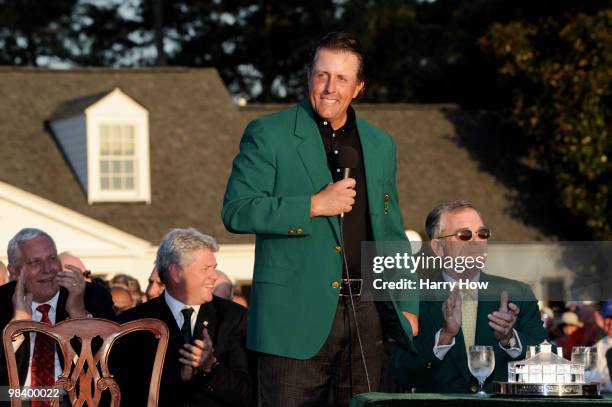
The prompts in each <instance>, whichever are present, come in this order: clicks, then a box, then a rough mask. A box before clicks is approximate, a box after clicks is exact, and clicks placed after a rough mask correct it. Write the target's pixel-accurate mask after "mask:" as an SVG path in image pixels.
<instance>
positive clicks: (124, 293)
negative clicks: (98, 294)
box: [110, 285, 135, 315]
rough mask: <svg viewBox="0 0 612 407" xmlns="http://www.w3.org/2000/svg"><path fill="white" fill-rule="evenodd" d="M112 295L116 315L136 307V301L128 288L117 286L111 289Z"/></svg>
mask: <svg viewBox="0 0 612 407" xmlns="http://www.w3.org/2000/svg"><path fill="white" fill-rule="evenodd" d="M110 293H111V296H112V297H113V309H114V310H115V314H117V315H119V314H121V313H122V312H123V311H125V310H126V309H130V308H133V307H134V305H135V304H134V299H133V298H132V295H131V294H130V292H129V291H128V290H127V288H123V287H121V286H118V285H116V286H114V287H111V289H110Z"/></svg>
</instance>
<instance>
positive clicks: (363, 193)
mask: <svg viewBox="0 0 612 407" xmlns="http://www.w3.org/2000/svg"><path fill="white" fill-rule="evenodd" d="M315 120H316V121H317V126H318V127H319V132H320V133H321V138H322V139H323V145H324V146H325V154H326V155H327V165H328V166H329V170H330V172H331V175H332V178H333V180H334V182H336V181H340V180H341V179H342V178H343V175H344V171H343V169H342V168H339V167H338V164H337V160H338V153H339V151H340V148H342V147H345V146H347V147H352V148H354V149H355V150H356V151H357V153H358V157H359V162H358V164H357V168H354V169H351V173H350V177H351V178H354V179H355V181H356V185H355V191H356V192H357V195H356V196H355V204H354V205H353V209H352V210H351V211H350V212H348V213H345V214H344V218H343V219H341V220H340V221H341V222H342V239H343V245H342V246H343V250H344V253H345V255H346V262H347V264H348V271H349V275H350V278H361V242H362V241H368V240H372V226H371V224H370V217H369V209H368V192H367V189H366V178H365V168H364V165H363V150H362V149H361V142H360V140H359V133H358V132H357V123H356V121H355V111H354V110H353V108H352V107H350V106H349V108H348V110H347V119H346V123H345V124H344V126H342V127H340V128H339V129H337V130H334V129H333V128H332V126H331V123H330V122H329V121H327V120H325V119H322V118H321V117H319V116H317V115H316V113H315ZM343 269H344V270H343V273H342V274H343V275H342V278H347V273H346V268H343Z"/></svg>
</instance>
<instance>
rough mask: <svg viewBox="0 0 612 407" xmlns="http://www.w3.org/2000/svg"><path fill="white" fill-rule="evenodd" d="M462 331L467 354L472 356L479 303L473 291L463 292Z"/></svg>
mask: <svg viewBox="0 0 612 407" xmlns="http://www.w3.org/2000/svg"><path fill="white" fill-rule="evenodd" d="M461 293H462V294H463V296H462V299H461V330H462V331H463V340H464V341H465V353H466V354H467V355H469V354H470V346H472V345H474V337H475V336H476V316H477V311H478V301H476V299H475V298H474V297H475V293H474V291H473V290H461Z"/></svg>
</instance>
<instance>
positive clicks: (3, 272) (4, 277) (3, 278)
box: [0, 261, 9, 285]
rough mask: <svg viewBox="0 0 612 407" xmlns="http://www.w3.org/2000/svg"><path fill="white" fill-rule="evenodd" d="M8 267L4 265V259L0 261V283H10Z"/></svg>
mask: <svg viewBox="0 0 612 407" xmlns="http://www.w3.org/2000/svg"><path fill="white" fill-rule="evenodd" d="M8 278H9V277H8V269H7V268H6V266H5V265H4V263H2V261H0V285H3V284H6V283H8V281H9V280H8Z"/></svg>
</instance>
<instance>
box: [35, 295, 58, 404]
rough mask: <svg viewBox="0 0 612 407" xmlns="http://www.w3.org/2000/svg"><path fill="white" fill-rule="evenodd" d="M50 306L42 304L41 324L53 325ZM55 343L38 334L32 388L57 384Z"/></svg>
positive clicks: (40, 307)
mask: <svg viewBox="0 0 612 407" xmlns="http://www.w3.org/2000/svg"><path fill="white" fill-rule="evenodd" d="M50 309H51V306H50V305H49V304H41V305H39V306H38V307H37V308H36V310H37V311H38V312H40V313H41V314H42V319H41V320H40V322H44V323H47V324H49V325H51V320H50V319H49V310H50ZM54 376H55V341H54V340H53V339H52V338H51V337H50V336H47V335H43V334H37V335H36V341H35V342H34V354H33V355H32V387H42V386H45V387H50V386H53V384H54V383H55V379H54ZM47 406H49V402H46V401H32V407H47Z"/></svg>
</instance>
